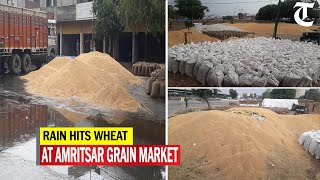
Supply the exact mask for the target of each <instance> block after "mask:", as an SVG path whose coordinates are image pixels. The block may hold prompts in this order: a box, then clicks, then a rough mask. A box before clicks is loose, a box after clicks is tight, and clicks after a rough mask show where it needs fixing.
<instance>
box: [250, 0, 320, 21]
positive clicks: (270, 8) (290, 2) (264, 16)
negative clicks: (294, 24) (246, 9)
mask: <svg viewBox="0 0 320 180" xmlns="http://www.w3.org/2000/svg"><path fill="white" fill-rule="evenodd" d="M297 2H301V0H284V1H283V2H281V3H280V18H289V19H290V20H291V21H294V18H293V16H294V13H295V12H296V10H297V9H298V8H299V7H296V8H293V7H294V6H295V4H296V3H297ZM307 2H309V3H315V4H314V7H313V9H308V17H309V18H311V19H314V20H317V19H319V13H320V9H319V2H318V1H316V0H307ZM277 12H278V9H277V5H275V4H272V5H266V6H264V7H262V8H260V9H259V12H258V13H257V15H256V19H257V20H275V18H276V16H277Z"/></svg>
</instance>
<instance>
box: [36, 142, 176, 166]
mask: <svg viewBox="0 0 320 180" xmlns="http://www.w3.org/2000/svg"><path fill="white" fill-rule="evenodd" d="M39 155H40V159H39V162H40V165H78V166H90V165H101V166H102V165H103V166H165V165H169V166H174V165H180V146H179V145H167V146H165V145H134V146H82V145H81V146H54V145H52V146H50V145H40V154H39Z"/></svg>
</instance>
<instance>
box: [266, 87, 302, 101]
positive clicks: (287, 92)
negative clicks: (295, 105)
mask: <svg viewBox="0 0 320 180" xmlns="http://www.w3.org/2000/svg"><path fill="white" fill-rule="evenodd" d="M270 95H271V97H270V98H272V99H294V98H295V97H296V90H295V89H274V90H272V91H271V93H270Z"/></svg>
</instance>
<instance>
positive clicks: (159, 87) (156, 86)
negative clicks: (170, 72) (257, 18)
mask: <svg viewBox="0 0 320 180" xmlns="http://www.w3.org/2000/svg"><path fill="white" fill-rule="evenodd" d="M165 77H166V72H165V68H164V67H162V68H161V69H157V70H155V71H154V72H152V73H151V77H150V79H149V81H148V90H147V94H148V95H150V97H152V98H162V99H164V98H165V96H166V94H165V92H166V81H165V79H166V78H165Z"/></svg>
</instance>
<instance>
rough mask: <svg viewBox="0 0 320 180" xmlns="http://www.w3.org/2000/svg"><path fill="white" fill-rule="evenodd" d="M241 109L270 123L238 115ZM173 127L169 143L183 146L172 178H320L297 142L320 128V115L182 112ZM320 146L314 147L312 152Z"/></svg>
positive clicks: (259, 111)
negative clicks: (308, 132) (262, 117)
mask: <svg viewBox="0 0 320 180" xmlns="http://www.w3.org/2000/svg"><path fill="white" fill-rule="evenodd" d="M239 111H242V112H250V114H251V112H254V113H255V114H259V115H263V116H264V117H265V118H266V120H264V121H260V120H257V119H256V117H254V116H251V115H250V114H249V115H247V114H245V113H244V114H238V113H235V112H239ZM168 123H169V124H168V139H169V142H168V144H179V145H180V146H181V166H177V167H170V168H169V179H319V178H320V169H319V166H318V165H319V164H317V163H315V162H314V161H315V159H314V158H313V157H311V156H309V154H308V153H307V152H305V150H304V149H303V147H301V145H300V144H299V143H298V142H297V138H299V136H300V135H301V134H302V133H304V132H306V131H309V130H312V129H319V128H320V115H318V114H305V115H299V116H295V115H280V114H276V113H274V112H272V111H270V110H268V109H262V108H244V107H243V108H242V107H237V108H236V109H230V110H229V111H216V110H214V111H203V112H192V113H187V114H182V115H178V116H175V117H173V118H170V119H169V120H168ZM305 139H307V138H305ZM308 139H309V138H308ZM301 142H302V141H301ZM308 142H310V139H309V140H305V144H306V145H308V144H311V143H308ZM315 145H316V142H314V143H313V145H309V149H310V150H311V152H315V151H313V150H312V149H314V147H315ZM311 147H313V148H311ZM310 169H313V170H312V171H310ZM310 177H315V178H310Z"/></svg>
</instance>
